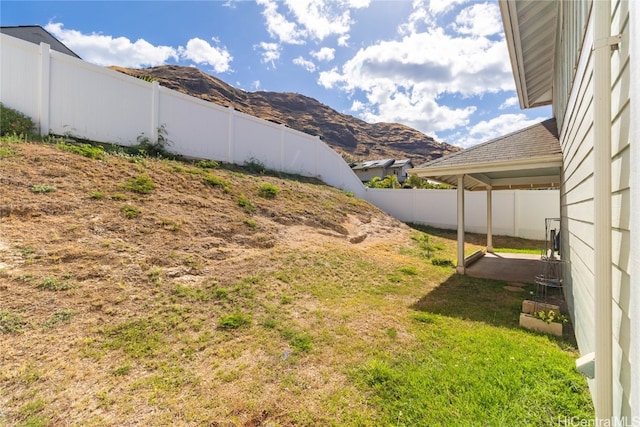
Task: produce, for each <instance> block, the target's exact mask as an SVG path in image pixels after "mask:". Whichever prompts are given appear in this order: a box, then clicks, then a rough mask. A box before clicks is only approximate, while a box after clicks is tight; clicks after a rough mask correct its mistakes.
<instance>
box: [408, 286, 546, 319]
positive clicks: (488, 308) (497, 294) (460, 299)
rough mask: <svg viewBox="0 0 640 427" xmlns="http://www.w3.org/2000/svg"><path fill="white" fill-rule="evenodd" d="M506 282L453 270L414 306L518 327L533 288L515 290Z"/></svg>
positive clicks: (462, 317) (449, 314)
mask: <svg viewBox="0 0 640 427" xmlns="http://www.w3.org/2000/svg"><path fill="white" fill-rule="evenodd" d="M506 286H507V282H504V281H501V280H490V279H479V278H474V277H469V276H463V275H460V274H453V275H451V276H450V277H449V278H448V279H447V280H446V281H444V282H442V283H441V284H440V285H439V286H438V287H437V288H435V289H433V290H432V291H431V292H429V293H428V294H426V295H424V296H423V297H422V298H420V299H419V300H418V301H416V302H415V303H414V304H412V305H411V308H412V309H414V310H417V311H426V312H430V313H434V314H440V315H443V316H449V317H456V318H459V319H464V320H472V321H476V322H484V323H487V324H489V325H492V326H500V327H504V328H518V327H519V324H518V323H519V317H520V310H521V307H522V300H523V299H526V298H527V297H528V296H529V291H531V290H533V288H529V287H524V288H522V291H513V290H508V289H506Z"/></svg>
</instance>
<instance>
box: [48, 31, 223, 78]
mask: <svg viewBox="0 0 640 427" xmlns="http://www.w3.org/2000/svg"><path fill="white" fill-rule="evenodd" d="M45 29H46V30H47V31H49V32H50V33H51V34H53V35H54V36H55V37H56V38H58V39H59V40H60V41H61V42H62V43H64V44H65V45H66V46H67V47H69V48H70V49H71V50H73V51H74V52H76V53H77V54H78V55H79V56H80V57H81V58H83V59H84V60H85V61H87V62H91V63H93V64H97V65H102V66H108V65H119V66H122V67H131V68H141V67H154V66H158V65H163V64H166V63H167V62H169V60H174V61H180V60H188V61H192V62H194V63H196V64H208V65H210V66H212V67H213V69H214V70H215V71H216V72H217V73H223V72H227V71H230V69H231V61H232V60H233V57H232V56H231V54H230V53H229V52H228V51H227V50H226V49H225V48H220V47H214V46H212V45H211V44H209V43H208V42H206V41H205V40H202V39H199V38H193V39H191V40H189V41H188V42H187V46H186V47H183V46H180V47H178V48H173V47H171V46H154V45H152V44H151V43H149V42H147V41H146V40H144V39H138V40H136V41H135V42H131V40H129V39H128V38H126V37H113V36H108V35H104V34H96V33H92V34H82V33H81V32H80V31H76V30H67V29H65V28H64V24H62V23H59V22H57V23H54V22H50V23H49V24H47V25H46V26H45ZM214 41H216V40H214ZM216 42H217V41H216Z"/></svg>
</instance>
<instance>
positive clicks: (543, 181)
mask: <svg viewBox="0 0 640 427" xmlns="http://www.w3.org/2000/svg"><path fill="white" fill-rule="evenodd" d="M561 168H562V150H561V147H560V143H559V141H558V130H557V127H556V120H555V119H549V120H545V121H544V122H541V123H538V124H535V125H533V126H530V127H528V128H525V129H522V130H519V131H516V132H513V133H510V134H508V135H505V136H502V137H500V138H496V139H493V140H491V141H488V142H485V143H483V144H479V145H476V146H474V147H471V148H468V149H466V150H463V151H459V152H456V153H453V154H450V155H449V156H446V157H441V158H439V159H436V160H432V161H430V162H427V163H425V164H423V165H420V166H418V167H416V168H413V169H410V170H409V173H410V174H413V175H417V176H419V177H423V178H430V179H434V180H437V181H440V182H444V183H447V184H450V185H452V186H457V185H458V184H459V178H460V177H462V178H463V184H464V187H465V188H466V189H467V190H484V189H485V188H493V189H513V188H548V187H556V186H558V185H559V182H560V171H561Z"/></svg>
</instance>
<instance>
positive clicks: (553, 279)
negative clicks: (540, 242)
mask: <svg viewBox="0 0 640 427" xmlns="http://www.w3.org/2000/svg"><path fill="white" fill-rule="evenodd" d="M544 234H545V240H544V247H543V248H542V256H541V257H540V261H542V262H541V267H540V273H539V274H538V275H536V277H535V283H536V298H537V299H538V301H543V302H547V298H548V296H549V291H550V290H552V289H562V286H563V284H564V265H565V262H564V260H562V259H561V258H560V218H545V220H544Z"/></svg>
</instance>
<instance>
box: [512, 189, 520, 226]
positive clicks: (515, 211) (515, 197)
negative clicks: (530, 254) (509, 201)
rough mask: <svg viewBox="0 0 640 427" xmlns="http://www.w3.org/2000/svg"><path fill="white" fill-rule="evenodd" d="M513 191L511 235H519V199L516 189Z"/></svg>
mask: <svg viewBox="0 0 640 427" xmlns="http://www.w3.org/2000/svg"><path fill="white" fill-rule="evenodd" d="M512 191H513V236H514V237H520V206H519V205H518V204H519V203H520V200H519V199H518V190H512Z"/></svg>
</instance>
